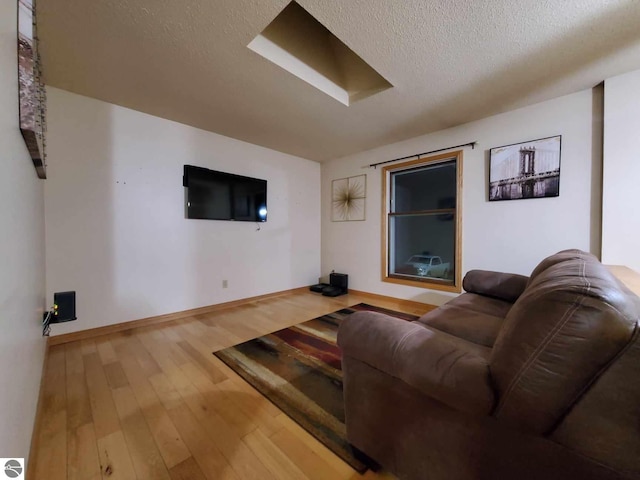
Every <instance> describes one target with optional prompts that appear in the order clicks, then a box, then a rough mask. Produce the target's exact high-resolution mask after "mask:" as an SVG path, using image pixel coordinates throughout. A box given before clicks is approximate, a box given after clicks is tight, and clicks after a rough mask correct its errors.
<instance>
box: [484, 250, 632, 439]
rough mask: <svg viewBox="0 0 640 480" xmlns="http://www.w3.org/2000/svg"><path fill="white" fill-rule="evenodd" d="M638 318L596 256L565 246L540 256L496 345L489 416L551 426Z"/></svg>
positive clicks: (532, 427) (536, 427) (537, 429)
mask: <svg viewBox="0 0 640 480" xmlns="http://www.w3.org/2000/svg"><path fill="white" fill-rule="evenodd" d="M637 321H638V303H637V297H636V296H635V295H633V294H632V293H631V292H629V291H628V290H627V289H626V288H624V287H623V286H622V285H621V284H620V283H619V282H618V281H617V280H616V279H615V277H614V276H613V275H612V274H611V273H610V272H609V271H608V270H607V268H606V267H604V266H603V265H602V264H601V263H600V262H598V260H597V259H596V258H595V257H594V256H592V255H590V254H588V253H585V252H581V251H579V250H566V251H562V252H560V253H558V254H556V255H553V256H551V257H549V258H547V259H545V260H543V261H542V262H541V263H540V265H538V267H536V269H535V270H534V271H533V273H532V274H531V277H530V280H529V283H528V285H527V288H526V289H525V291H524V293H523V294H522V295H521V296H520V298H519V299H518V300H517V301H516V303H515V304H514V305H513V307H512V308H511V310H510V311H509V313H508V314H507V317H506V318H505V322H504V324H503V327H502V330H501V331H500V333H499V335H498V338H497V340H496V343H495V345H494V349H493V352H492V356H491V359H490V370H491V375H492V378H493V381H494V385H495V387H496V389H497V393H498V405H497V407H496V409H495V412H494V415H495V416H496V417H498V418H499V419H503V420H505V421H508V422H510V423H511V424H514V425H515V426H517V427H519V428H522V429H524V430H527V431H530V432H534V433H547V432H550V431H551V430H552V429H553V428H554V426H555V425H556V424H557V423H558V422H559V421H560V420H561V419H562V417H563V415H564V414H565V413H566V412H567V410H568V409H569V408H570V407H571V405H573V404H574V403H575V402H576V400H578V399H579V398H580V396H581V395H582V393H583V392H584V391H585V390H586V389H587V388H588V387H589V385H590V384H591V382H593V381H594V380H595V379H596V378H597V376H598V374H599V373H601V372H602V371H603V370H604V369H605V368H606V367H607V365H608V364H609V363H610V362H612V361H613V360H614V359H615V357H616V355H617V354H618V353H619V352H620V351H621V350H622V349H623V348H624V347H625V345H627V343H628V342H629V341H630V339H631V337H632V334H633V331H634V328H635V326H636V323H637Z"/></svg>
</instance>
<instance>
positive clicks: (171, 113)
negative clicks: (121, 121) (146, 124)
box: [38, 0, 640, 161]
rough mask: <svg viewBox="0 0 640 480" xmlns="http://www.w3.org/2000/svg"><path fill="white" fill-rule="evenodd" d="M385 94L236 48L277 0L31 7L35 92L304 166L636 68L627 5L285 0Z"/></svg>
mask: <svg viewBox="0 0 640 480" xmlns="http://www.w3.org/2000/svg"><path fill="white" fill-rule="evenodd" d="M298 3H299V4H300V5H302V6H303V7H304V8H305V9H306V10H307V11H308V12H309V13H311V14H312V15H313V16H314V17H315V18H316V19H317V20H318V21H320V22H321V23H322V24H323V25H324V26H325V27H327V28H328V29H329V30H330V31H331V32H333V33H334V34H335V35H336V36H337V37H338V38H340V39H341V40H342V41H343V42H344V43H345V44H346V45H347V46H348V47H350V48H351V49H352V50H353V51H355V52H356V53H357V54H358V55H359V56H360V57H362V59H364V60H365V61H366V62H367V63H368V64H369V65H371V66H372V67H373V68H374V69H375V70H376V71H377V72H379V73H380V74H381V75H382V76H383V77H384V78H386V79H387V80H389V82H390V83H391V84H392V85H393V86H394V87H393V88H391V89H389V90H386V91H384V92H382V93H379V94H377V95H373V96H371V97H369V98H366V99H363V100H361V101H359V102H356V103H354V104H352V105H351V106H349V107H347V106H345V105H342V104H341V103H339V102H337V101H336V100H335V99H333V98H331V97H329V96H327V95H326V94H324V93H322V92H321V91H319V90H317V89H316V88H314V87H313V86H311V85H309V84H307V83H306V82H304V81H303V80H300V79H299V78H297V77H295V76H293V75H291V74H290V73H288V72H286V71H285V70H283V69H281V68H280V67H278V66H276V65H274V64H273V63H271V62H269V61H268V60H266V59H264V58H262V57H261V56H259V55H258V54H256V53H254V52H253V51H251V50H250V49H248V48H247V45H248V44H249V42H251V40H253V38H254V37H255V36H256V35H258V34H259V33H260V32H261V31H262V30H263V29H264V28H265V27H266V26H267V25H268V24H269V23H270V22H271V21H272V20H273V19H274V18H275V17H276V16H277V15H278V13H279V12H280V11H281V10H282V9H283V8H284V7H285V6H286V5H287V4H288V1H287V0H188V1H186V0H183V1H178V0H90V1H89V0H38V30H39V37H40V42H41V43H40V48H41V52H42V56H43V61H44V77H45V82H46V83H47V84H48V85H52V86H55V87H58V88H62V89H65V90H69V91H72V92H76V93H79V94H81V95H86V96H89V97H94V98H98V99H100V100H104V101H107V102H111V103H114V104H117V105H123V106H125V107H129V108H132V109H135V110H140V111H142V112H146V113H149V114H152V115H156V116H159V117H164V118H168V119H171V120H175V121H178V122H182V123H185V124H188V125H193V126H196V127H199V128H202V129H205V130H210V131H213V132H217V133H220V134H222V135H227V136H229V137H233V138H237V139H240V140H244V141H247V142H251V143H254V144H258V145H263V146H266V147H269V148H273V149H275V150H279V151H282V152H286V153H291V154H294V155H299V156H301V157H305V158H308V159H312V160H318V161H323V160H328V159H333V158H337V157H342V156H344V155H348V154H351V153H355V152H359V151H362V150H367V149H370V148H374V147H377V146H380V145H384V144H387V143H391V142H395V141H399V140H403V139H406V138H410V137H413V136H416V135H420V134H424V133H428V132H431V131H435V130H440V129H443V128H447V127H451V126H454V125H458V124H461V123H465V122H468V121H471V120H475V119H478V118H482V117H485V116H488V115H491V114H495V113H499V112H502V111H505V110H509V109H512V108H515V107H520V106H524V105H527V104H531V103H535V102H539V101H542V100H546V99H549V98H553V97H557V96H560V95H564V94H567V93H572V92H575V91H578V90H582V89H585V88H590V87H593V86H594V85H596V84H598V83H600V82H601V81H602V80H604V79H605V78H607V77H610V76H613V75H617V74H619V73H624V72H627V71H630V70H634V69H638V68H640V28H638V25H640V0H524V1H514V0H480V1H469V0H450V1H447V2H443V1H440V0H299V2H298Z"/></svg>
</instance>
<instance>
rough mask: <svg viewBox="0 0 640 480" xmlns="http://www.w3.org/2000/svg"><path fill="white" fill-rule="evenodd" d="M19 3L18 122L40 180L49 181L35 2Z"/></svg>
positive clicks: (19, 0)
mask: <svg viewBox="0 0 640 480" xmlns="http://www.w3.org/2000/svg"><path fill="white" fill-rule="evenodd" d="M16 1H17V2H18V18H17V22H18V38H17V50H18V97H19V98H18V105H19V113H18V117H19V118H18V121H19V125H20V132H21V133H22V137H23V138H24V142H25V144H26V146H27V150H28V151H29V155H30V156H31V160H32V161H33V165H34V167H35V169H36V172H37V174H38V177H39V178H47V174H46V167H45V158H46V155H45V138H44V137H45V130H46V121H45V112H46V91H45V87H44V84H43V83H42V72H41V69H40V57H39V55H38V36H37V33H36V21H35V15H36V4H35V0H16Z"/></svg>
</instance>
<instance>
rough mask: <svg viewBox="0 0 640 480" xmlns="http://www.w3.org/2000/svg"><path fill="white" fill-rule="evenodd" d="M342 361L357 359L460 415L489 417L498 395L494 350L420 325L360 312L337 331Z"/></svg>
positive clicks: (343, 323) (349, 318)
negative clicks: (492, 370) (493, 377)
mask: <svg viewBox="0 0 640 480" xmlns="http://www.w3.org/2000/svg"><path fill="white" fill-rule="evenodd" d="M338 345H339V346H340V348H341V349H342V353H343V358H344V359H347V360H348V359H349V358H353V359H356V360H359V361H361V362H363V363H366V364H368V365H369V366H371V367H373V368H375V369H377V370H380V371H382V372H385V373H387V374H388V375H391V376H392V377H395V378H398V379H400V380H402V381H403V382H405V383H407V384H408V385H411V386H412V387H413V388H415V389H417V390H418V391H420V392H421V393H423V394H425V395H427V396H429V397H431V398H434V399H436V400H438V401H440V402H442V403H444V404H446V405H449V406H450V407H453V408H456V409H458V410H461V411H464V412H468V413H475V414H478V415H488V414H489V413H490V412H491V410H492V409H493V405H494V401H495V395H494V391H493V385H492V384H491V378H490V375H489V365H488V361H489V358H490V355H491V349H490V348H487V347H483V346H481V345H477V344H475V343H471V342H467V341H466V340H463V339H461V338H458V337H455V336H453V335H449V334H447V333H444V332H441V331H439V330H436V329H431V328H428V327H426V326H425V325H423V324H420V323H418V322H406V321H404V320H399V319H397V318H394V317H389V316H387V315H384V314H381V313H377V312H356V313H353V314H351V315H349V316H348V317H347V318H345V319H344V321H343V322H342V324H341V325H340V328H339V330H338Z"/></svg>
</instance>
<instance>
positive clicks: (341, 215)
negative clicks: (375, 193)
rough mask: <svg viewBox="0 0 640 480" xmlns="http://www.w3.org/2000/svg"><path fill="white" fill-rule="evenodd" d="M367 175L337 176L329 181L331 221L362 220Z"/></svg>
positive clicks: (364, 216)
mask: <svg viewBox="0 0 640 480" xmlns="http://www.w3.org/2000/svg"><path fill="white" fill-rule="evenodd" d="M366 198H367V176H366V175H365V174H362V175H356V176H353V177H347V178H339V179H336V180H333V181H332V182H331V221H332V222H352V221H364V220H365V218H366V215H365V214H366V212H365V200H366Z"/></svg>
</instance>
